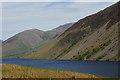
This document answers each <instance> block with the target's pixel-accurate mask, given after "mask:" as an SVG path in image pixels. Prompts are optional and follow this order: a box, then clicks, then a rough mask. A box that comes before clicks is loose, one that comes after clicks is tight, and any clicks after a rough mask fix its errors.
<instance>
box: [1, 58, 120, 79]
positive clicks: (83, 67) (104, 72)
mask: <svg viewBox="0 0 120 80" xmlns="http://www.w3.org/2000/svg"><path fill="white" fill-rule="evenodd" d="M2 60H3V61H2V63H10V64H17V65H22V66H31V67H39V68H51V69H62V70H69V71H77V72H82V73H90V74H95V75H100V76H104V77H113V78H117V77H118V63H120V62H116V61H110V62H108V61H99V62H98V61H77V60H75V61H72V60H43V59H19V58H11V59H10V58H5V59H2Z"/></svg>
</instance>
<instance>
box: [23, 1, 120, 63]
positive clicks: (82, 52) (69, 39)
mask: <svg viewBox="0 0 120 80" xmlns="http://www.w3.org/2000/svg"><path fill="white" fill-rule="evenodd" d="M118 14H120V2H117V3H116V4H114V5H112V6H110V7H107V8H106V9H104V10H102V11H100V12H98V13H96V14H93V15H90V16H87V17H85V18H83V19H80V20H79V21H78V22H76V23H75V24H73V25H72V26H71V27H70V28H68V29H67V30H66V31H65V32H64V33H62V34H61V35H60V36H59V37H58V38H57V39H56V40H55V41H54V42H51V43H50V44H49V45H46V46H44V47H43V48H40V49H38V50H36V51H35V52H33V53H31V54H29V55H27V56H25V57H24V58H39V59H72V60H97V61H99V60H107V61H109V60H111V61H116V60H118V25H119V24H120V16H119V15H118Z"/></svg>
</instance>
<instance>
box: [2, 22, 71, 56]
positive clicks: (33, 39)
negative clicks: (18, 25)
mask: <svg viewBox="0 0 120 80" xmlns="http://www.w3.org/2000/svg"><path fill="white" fill-rule="evenodd" d="M72 24H73V23H67V24H64V25H61V26H59V27H58V28H56V29H52V30H49V31H42V30H39V29H30V30H25V31H23V32H20V33H18V34H16V35H14V36H12V37H10V38H9V39H7V40H5V41H3V44H2V46H3V57H16V56H17V57H22V56H23V55H26V54H27V53H29V52H31V51H34V49H35V48H36V49H37V48H39V47H42V46H43V45H45V44H48V43H50V42H51V41H53V40H54V39H55V38H56V37H58V36H59V35H60V34H61V33H62V32H64V31H65V30H66V29H67V28H69V27H70V26H71V25H72ZM59 29H61V30H59ZM58 30H59V31H58Z"/></svg>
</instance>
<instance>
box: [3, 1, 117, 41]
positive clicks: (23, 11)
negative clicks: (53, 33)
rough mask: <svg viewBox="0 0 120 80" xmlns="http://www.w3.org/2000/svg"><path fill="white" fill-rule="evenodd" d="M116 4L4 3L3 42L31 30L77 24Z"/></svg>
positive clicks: (45, 29) (44, 29)
mask: <svg viewBox="0 0 120 80" xmlns="http://www.w3.org/2000/svg"><path fill="white" fill-rule="evenodd" d="M114 3H115V2H3V3H2V40H6V39H8V38H10V37H12V36H14V35H15V34H17V33H19V32H22V31H24V30H29V29H40V30H43V31H47V30H51V29H53V28H56V27H58V26H60V25H63V24H66V23H71V22H76V21H78V20H79V19H82V18H84V17H86V16H88V15H91V14H94V13H96V12H98V11H100V10H103V9H104V8H106V7H108V6H110V5H112V4H114Z"/></svg>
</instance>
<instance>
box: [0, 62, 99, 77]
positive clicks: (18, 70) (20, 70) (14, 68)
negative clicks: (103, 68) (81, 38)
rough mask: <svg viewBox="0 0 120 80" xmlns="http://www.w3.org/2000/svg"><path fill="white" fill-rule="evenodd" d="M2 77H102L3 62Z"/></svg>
mask: <svg viewBox="0 0 120 80" xmlns="http://www.w3.org/2000/svg"><path fill="white" fill-rule="evenodd" d="M2 78H100V77H99V76H95V75H91V74H85V73H79V72H72V71H64V70H55V69H42V68H33V67H24V66H20V65H15V64H2Z"/></svg>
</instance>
